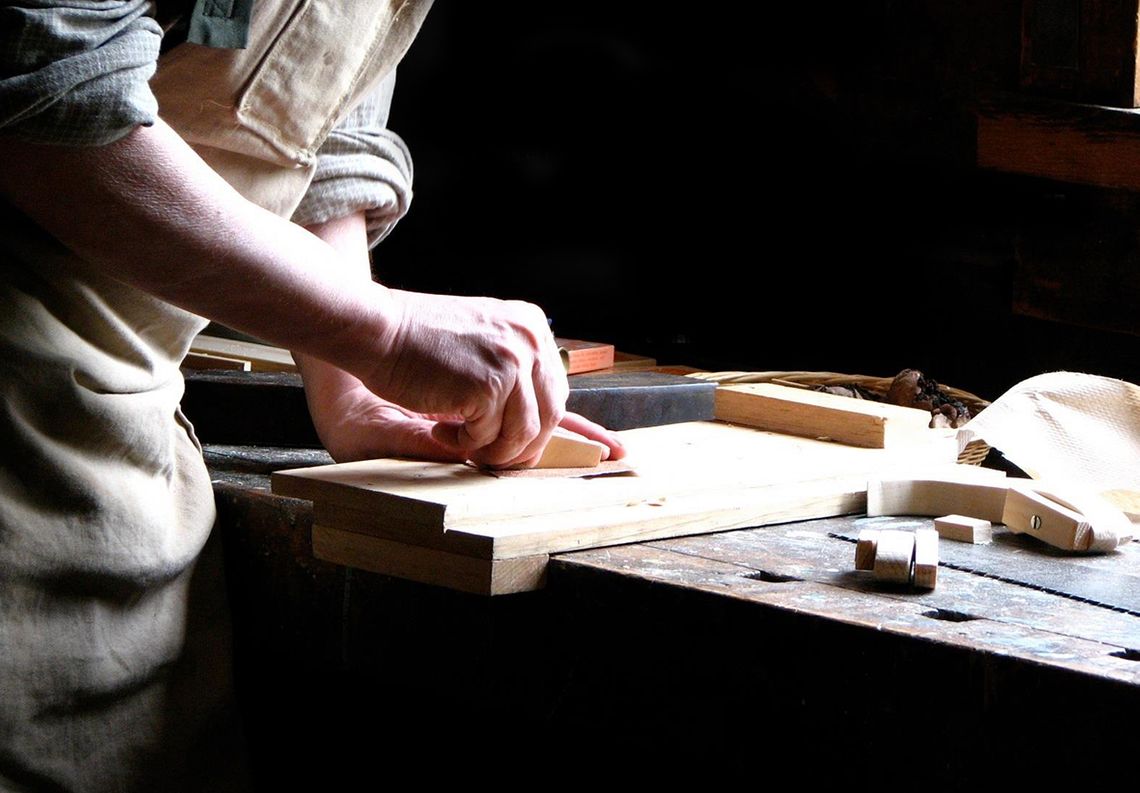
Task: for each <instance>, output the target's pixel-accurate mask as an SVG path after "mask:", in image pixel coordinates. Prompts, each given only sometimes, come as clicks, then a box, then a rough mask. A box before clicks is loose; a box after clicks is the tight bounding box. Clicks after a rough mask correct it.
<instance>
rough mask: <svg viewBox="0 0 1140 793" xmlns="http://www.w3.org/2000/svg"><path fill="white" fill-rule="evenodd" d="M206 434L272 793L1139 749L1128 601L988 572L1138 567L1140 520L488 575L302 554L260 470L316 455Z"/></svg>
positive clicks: (259, 749)
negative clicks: (891, 550)
mask: <svg viewBox="0 0 1140 793" xmlns="http://www.w3.org/2000/svg"><path fill="white" fill-rule="evenodd" d="M206 456H207V462H208V464H209V466H210V468H211V470H212V472H213V475H214V479H215V492H216V495H217V500H218V504H219V510H220V524H219V525H220V527H221V529H222V531H223V537H224V539H225V546H226V552H227V565H228V568H227V569H228V576H229V581H230V591H231V598H232V602H233V606H234V615H235V627H236V647H237V664H238V667H237V669H238V688H239V693H240V696H241V697H242V702H243V706H244V709H245V712H246V713H247V715H248V717H249V719H250V725H251V741H252V750H253V754H254V757H255V759H256V760H258V762H259V766H260V768H261V771H262V775H263V777H264V778H265V779H266V780H268V783H269V785H270V789H273V788H272V786H273V785H277V784H285V783H287V782H288V783H290V784H294V783H296V782H298V781H305V782H310V783H320V784H326V783H330V782H334V781H336V780H338V779H345V780H348V779H352V778H354V777H355V775H357V774H359V773H381V772H382V773H383V774H385V776H386V775H387V774H388V773H389V772H395V771H414V772H416V773H420V774H423V773H428V774H430V775H432V776H436V775H439V774H447V773H456V774H466V773H471V774H481V775H482V776H485V777H487V778H496V779H500V780H502V781H504V782H506V781H511V780H514V781H520V782H525V781H526V780H532V781H533V780H534V779H535V775H536V774H544V775H549V774H552V773H554V774H556V775H561V774H563V773H565V774H574V773H575V769H577V770H578V771H582V770H584V769H590V768H592V769H594V770H595V771H597V770H598V769H599V768H600V767H601V766H599V765H598V764H599V763H609V762H617V763H619V764H620V765H621V766H623V767H625V768H627V769H637V770H638V773H639V775H641V776H642V777H643V778H644V776H645V775H647V774H648V775H650V776H652V775H660V777H661V778H663V779H667V778H671V777H672V776H673V774H675V773H681V772H682V771H683V770H685V769H688V770H690V771H696V772H698V773H701V774H702V775H706V776H708V775H712V776H716V775H719V774H722V773H732V774H745V775H747V776H748V778H751V779H753V780H754V782H755V783H756V784H761V783H772V782H774V781H780V780H786V781H792V780H800V781H804V780H812V781H815V780H818V781H824V780H831V781H839V782H843V781H846V782H851V781H856V782H858V783H875V780H880V781H879V782H878V784H879V785H880V786H885V787H906V788H907V789H912V788H914V787H915V786H919V785H925V784H927V783H930V784H942V783H945V782H954V783H965V782H983V781H984V782H988V783H993V782H995V781H1000V780H1002V779H1007V780H1009V781H1012V782H1018V783H1024V782H1027V781H1033V780H1042V781H1049V782H1056V781H1059V780H1063V779H1065V778H1071V779H1073V780H1074V781H1080V780H1085V781H1088V780H1089V779H1090V778H1094V777H1095V774H1096V771H1097V769H1099V768H1100V767H1102V764H1104V763H1110V764H1111V763H1114V762H1116V757H1117V755H1118V754H1120V752H1119V751H1118V750H1117V749H1118V747H1120V749H1123V750H1125V754H1126V755H1127V749H1128V748H1130V747H1128V743H1129V742H1130V741H1129V739H1130V738H1131V734H1132V733H1131V730H1130V729H1129V728H1130V727H1131V725H1132V724H1133V723H1134V721H1135V717H1136V714H1140V614H1137V613H1135V612H1133V611H1130V610H1129V609H1127V608H1123V607H1118V608H1116V609H1110V608H1105V607H1102V606H1096V605H1092V604H1090V603H1088V602H1082V601H1081V600H1079V599H1077V597H1074V596H1071V595H1068V596H1067V595H1062V594H1058V593H1057V592H1059V591H1061V590H1059V589H1058V590H1056V591H1054V592H1049V591H1042V590H1041V589H1035V588H1031V587H1028V586H1025V585H1024V584H1023V583H1020V582H1019V581H1018V580H1017V575H1016V570H1014V571H1013V572H1011V573H1009V574H1008V575H1007V574H1003V573H1002V571H1003V570H1006V569H1007V568H1009V569H1012V568H1013V567H1016V565H1015V562H1016V563H1017V564H1022V563H1023V562H1024V561H1025V560H1026V559H1027V558H1029V559H1032V562H1033V564H1034V565H1035V566H1036V568H1037V569H1038V572H1039V574H1040V575H1045V577H1046V578H1048V577H1049V575H1050V571H1052V574H1053V576H1054V578H1055V579H1057V580H1062V579H1063V580H1065V581H1067V582H1068V584H1069V585H1070V586H1068V589H1069V590H1070V591H1078V592H1089V593H1091V594H1095V593H1096V592H1097V588H1098V587H1100V588H1101V589H1102V590H1103V589H1104V588H1105V587H1109V588H1119V587H1121V586H1127V585H1129V584H1131V585H1132V586H1135V585H1136V583H1137V582H1138V581H1140V543H1135V542H1133V543H1131V544H1129V545H1127V546H1125V547H1124V548H1123V549H1122V550H1121V551H1118V552H1116V553H1114V554H1112V555H1110V556H1101V557H1072V556H1064V555H1062V554H1060V553H1059V552H1054V551H1052V550H1050V549H1048V548H1047V547H1043V546H1041V545H1040V544H1039V543H1037V542H1036V541H1034V540H1032V539H1030V538H1025V537H1020V536H1015V535H1006V534H1000V533H999V534H998V535H997V536H996V537H995V541H994V543H993V544H992V545H990V546H963V548H967V547H968V548H969V549H971V552H973V553H979V554H984V557H979V558H988V559H989V560H990V562H991V563H993V572H992V573H989V574H987V575H979V574H976V573H969V572H965V571H962V570H959V569H954V567H956V566H959V565H957V564H955V563H954V562H953V561H950V562H949V565H953V566H948V565H947V564H946V563H944V564H943V566H942V567H941V568H940V570H939V582H938V586H937V588H936V589H935V590H934V591H930V592H919V591H916V590H913V589H910V588H906V587H892V586H889V585H886V584H883V583H880V582H876V581H874V580H872V579H870V578H868V577H866V576H864V575H861V574H859V573H856V572H855V571H854V570H853V564H852V563H853V557H854V544H853V542H852V541H851V540H852V538H853V537H854V536H855V534H857V532H858V531H859V529H860V528H862V527H866V526H869V525H873V526H874V527H876V528H882V527H887V526H891V527H903V528H909V527H910V526H913V525H914V524H915V523H916V521H917V522H923V519H913V518H866V517H863V516H847V517H839V518H829V519H823V520H813V521H801V522H797V523H787V524H782V525H774V526H767V527H763V528H755V529H742V530H736V531H730V532H722V533H719V534H709V535H703V536H695V537H681V538H676V539H669V540H659V541H651V542H644V543H637V544H630V545H621V546H613V547H607V548H600V549H594V550H586V551H577V552H573V553H565V554H559V555H557V556H555V557H553V558H552V561H551V565H550V567H549V569H548V574H547V581H546V586H545V588H544V589H543V590H541V591H538V592H529V593H522V594H517V595H508V596H502V597H495V598H488V597H483V596H478V595H468V594H463V593H460V592H453V591H449V590H446V589H443V588H440V587H434V586H430V585H425V584H417V583H414V582H409V581H402V580H397V579H394V578H388V577H385V576H381V575H376V574H372V573H367V572H363V571H359V570H352V569H346V568H343V567H340V566H337V565H333V564H329V563H325V562H322V561H319V560H317V559H314V558H313V556H312V551H311V534H310V532H311V527H312V508H311V505H310V504H309V502H306V501H301V500H297V499H288V498H282V497H279V496H274V495H272V494H270V492H269V479H268V474H269V472H271V471H273V470H278V469H282V468H293V467H299V466H310V465H319V464H322V463H325V462H330V460H329V458H328V457H327V455H326V454H325V453H324V452H323V451H320V450H316V449H311V448H307V449H281V448H267V447H250V446H207V449H206ZM950 544H951V543H947V542H944V543H942V545H943V548H945V547H946V546H947V545H950ZM958 551H959V552H965V551H963V550H962V549H958ZM1003 560H1004V561H1005V562H1008V564H1005V563H1003ZM1042 571H1043V572H1042ZM1108 594H1112V593H1108ZM1116 594H1123V593H1120V592H1117V593H1116ZM282 758H289V761H288V762H285V763H283V762H282ZM908 780H909V781H908ZM922 780H926V782H925V783H924V782H923V781H922Z"/></svg>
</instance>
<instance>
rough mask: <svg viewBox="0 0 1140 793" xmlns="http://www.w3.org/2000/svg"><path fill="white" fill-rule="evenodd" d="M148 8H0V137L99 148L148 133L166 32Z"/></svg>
mask: <svg viewBox="0 0 1140 793" xmlns="http://www.w3.org/2000/svg"><path fill="white" fill-rule="evenodd" d="M151 5H152V4H151V3H150V2H148V1H147V0H68V2H58V0H57V1H56V2H52V1H50V0H22V1H21V2H2V3H0V135H8V136H14V137H18V138H20V139H22V140H26V141H31V142H35V143H54V144H61V145H92V146H94V145H102V144H105V143H110V142H112V141H114V140H117V139H119V138H121V137H123V136H124V135H126V134H127V133H128V132H130V131H131V130H132V129H134V128H135V127H136V126H140V125H143V126H149V125H151V124H153V123H154V121H155V118H156V117H157V115H158V103H157V102H156V101H155V98H154V95H153V94H152V93H151V90H150V87H149V86H148V80H150V78H151V76H152V75H153V74H154V69H155V62H156V60H157V58H158V52H159V45H160V43H161V40H162V29H161V28H160V27H159V25H158V23H157V22H156V21H155V20H154V19H153V18H152V17H151V16H149V14H150V10H151Z"/></svg>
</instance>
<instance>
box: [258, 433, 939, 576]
mask: <svg viewBox="0 0 1140 793" xmlns="http://www.w3.org/2000/svg"><path fill="white" fill-rule="evenodd" d="M619 435H620V437H621V439H622V442H623V443H624V444H625V445H626V447H627V449H628V450H629V452H630V458H629V461H630V463H631V464H632V465H633V466H634V467H635V469H636V475H625V476H611V477H601V478H597V479H528V478H495V477H493V476H490V475H489V474H487V473H484V472H481V471H479V470H476V469H474V468H472V467H470V466H463V465H451V464H443V463H428V462H420V461H410V460H372V461H365V462H358V463H345V464H342V465H333V466H323V467H317V468H305V469H295V470H291V471H279V472H277V473H275V474H274V475H273V480H272V481H273V491H274V492H275V493H278V494H280V495H286V496H293V497H297V498H306V499H310V500H312V501H313V502H314V504H315V507H314V508H315V511H316V514H317V521H318V523H319V524H320V525H322V526H324V527H327V528H331V529H337V530H340V531H348V532H352V533H353V535H354V536H353V537H351V538H349V539H351V540H353V543H354V544H351V545H345V544H343V543H342V545H341V546H339V550H338V551H337V553H336V558H335V559H330V560H331V561H337V562H340V563H342V564H355V565H356V566H360V567H364V568H365V569H373V570H378V571H379V572H389V573H390V574H393V573H392V570H394V569H395V568H396V567H397V566H402V567H404V568H411V567H413V565H412V564H411V562H409V561H408V559H409V558H410V557H409V554H411V555H414V550H415V549H420V550H422V551H423V552H424V554H423V555H424V556H425V558H426V557H428V556H431V555H433V554H438V553H440V552H442V553H447V554H453V555H455V556H461V557H469V558H472V559H479V560H483V561H490V562H496V561H501V560H507V559H521V558H531V559H532V560H533V558H534V557H545V556H548V555H549V554H551V553H557V552H561V551H568V550H578V549H582V548H591V547H598V546H605V545H614V544H619V543H627V542H635V541H642V540H648V539H661V538H667V537H676V536H681V535H687V534H700V533H706V532H713V531H723V530H726V529H735V528H744V527H748V526H758V525H765V524H768V523H778V522H785V521H791V520H800V519H805V518H816V517H827V516H832V515H842V514H853V513H857V512H862V511H863V510H864V509H865V508H866V488H867V480H868V479H869V478H872V477H875V476H884V475H896V476H897V475H901V474H902V473H904V472H905V473H908V474H909V473H913V472H914V471H915V470H916V469H918V470H929V471H930V472H931V475H935V474H936V473H937V472H945V471H946V470H947V469H954V468H957V466H955V464H954V460H955V458H956V455H957V446H956V444H955V443H953V442H952V441H951V442H948V443H943V442H938V443H933V442H932V443H930V444H927V445H919V446H914V447H908V448H907V449H906V450H899V451H895V450H888V449H861V448H855V447H849V446H841V445H838V444H833V443H826V442H822V441H815V440H810V439H806V438H797V437H793V436H788V435H780V434H776V433H770V432H764V431H760V430H754V429H750V428H746V427H738V426H733V425H730V424H724V423H720V422H690V423H686V424H672V425H666V426H660V427H649V428H645V429H638V430H628V431H625V432H622V433H619ZM945 440H949V439H945ZM362 538H363V539H362ZM369 538H373V539H376V540H378V541H382V542H381V543H380V544H378V545H377V546H376V547H377V548H379V547H380V546H381V545H382V544H383V543H384V542H387V543H396V544H398V545H399V546H400V547H399V548H398V549H394V548H391V547H389V548H388V549H387V550H388V551H389V552H392V553H394V552H395V551H396V550H398V552H399V554H400V555H402V559H403V561H402V562H400V564H399V565H397V564H396V562H392V563H391V564H389V565H388V566H387V567H386V568H384V569H379V568H381V567H382V566H383V565H382V564H381V563H380V562H378V561H377V559H380V558H383V554H381V553H379V552H377V554H375V555H373V556H371V557H369V556H368V555H367V554H365V553H363V552H362V551H361V547H362V544H367V541H368V539H369ZM341 539H342V540H343V539H344V538H341ZM317 553H318V555H320V554H321V553H322V551H321V549H319V548H318V549H317ZM321 558H326V557H325V556H322V557H321ZM420 561H422V560H420ZM416 564H419V561H417V563H416ZM528 564H529V563H528ZM420 568H421V569H422V568H423V565H420ZM485 568H486V566H483V567H478V569H479V570H481V571H482V570H484V569H485ZM472 569H474V568H472ZM527 570H528V571H529V570H531V568H530V567H527ZM479 575H482V573H479ZM527 575H530V576H531V580H532V581H537V580H540V576H535V575H531V573H528V574H527ZM409 577H414V576H409ZM437 578H438V577H437ZM491 579H494V576H491ZM418 580H422V579H418ZM477 580H479V579H478V576H476V575H475V574H473V573H471V571H470V569H466V568H465V569H464V572H463V577H462V579H461V580H459V579H457V582H456V584H455V586H456V588H463V589H465V590H467V591H471V582H472V581H477ZM432 583H440V584H444V585H448V582H447V581H446V580H433V581H432ZM535 585H536V586H537V583H536V584H535ZM493 589H494V587H493V586H489V587H488V589H487V590H486V592H487V594H491V593H492V592H493Z"/></svg>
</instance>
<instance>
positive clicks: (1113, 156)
mask: <svg viewBox="0 0 1140 793" xmlns="http://www.w3.org/2000/svg"><path fill="white" fill-rule="evenodd" d="M977 141H978V147H977V151H978V153H977V162H978V166H979V167H982V168H992V169H994V170H998V171H1006V172H1010V173H1020V174H1027V175H1030V176H1039V177H1044V178H1047V179H1056V180H1058V181H1063V182H1075V183H1078V184H1091V185H1097V186H1100V187H1113V188H1123V189H1127V190H1137V189H1140V111H1136V110H1132V109H1128V110H1123V109H1119V108H1112V107H1103V106H1099V105H1078V104H1070V103H1062V102H1049V101H1045V100H1039V101H1038V100H1025V99H1021V98H1016V97H1001V98H995V99H991V100H990V101H988V102H985V103H983V104H982V105H981V106H980V109H979V112H978V131H977Z"/></svg>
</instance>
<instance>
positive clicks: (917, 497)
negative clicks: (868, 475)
mask: <svg viewBox="0 0 1140 793" xmlns="http://www.w3.org/2000/svg"><path fill="white" fill-rule="evenodd" d="M965 468H966V466H963V469H965ZM981 473H982V471H979V474H981ZM985 473H989V474H994V476H991V477H988V478H989V479H990V481H988V482H987V481H983V479H982V478H981V477H979V479H978V481H973V482H970V481H964V480H961V479H935V478H931V479H884V480H872V481H870V482H868V484H867V514H868V515H869V516H871V517H875V516H878V515H922V516H925V517H931V518H934V517H941V516H943V515H952V514H957V515H968V516H970V517H972V518H984V519H985V520H988V521H992V522H995V523H1001V522H1002V514H1003V512H1004V510H1005V494H1006V491H1007V490H1009V485H1008V483H1007V482H1006V480H1005V478H1004V476H1003V475H1002V474H1000V472H996V471H988V472H985Z"/></svg>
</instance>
